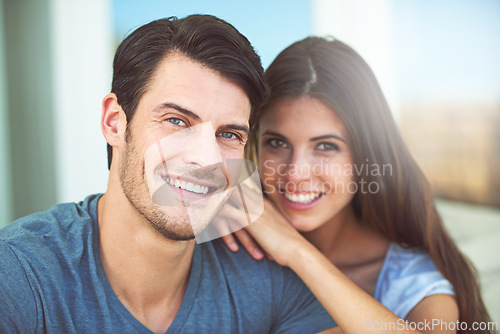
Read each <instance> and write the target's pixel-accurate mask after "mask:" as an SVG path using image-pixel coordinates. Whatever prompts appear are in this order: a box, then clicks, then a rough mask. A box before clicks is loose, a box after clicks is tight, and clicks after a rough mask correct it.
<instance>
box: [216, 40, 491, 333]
mask: <svg viewBox="0 0 500 334" xmlns="http://www.w3.org/2000/svg"><path fill="white" fill-rule="evenodd" d="M266 79H267V82H268V84H269V86H270V90H271V93H270V98H269V100H268V102H267V103H266V105H265V106H264V107H263V108H261V109H260V110H258V111H257V113H256V115H255V120H254V121H255V123H254V124H256V126H255V127H254V128H253V132H252V137H251V139H250V141H249V143H248V145H247V148H248V149H249V150H248V152H247V157H248V158H250V159H255V160H256V161H257V162H258V165H259V166H260V174H261V179H262V185H263V189H264V191H265V193H266V195H267V198H268V199H269V200H271V201H272V203H273V204H272V205H271V204H270V202H269V201H267V202H266V203H265V211H264V214H263V215H262V217H261V218H260V219H259V220H258V221H257V222H255V223H253V224H251V225H250V226H248V227H247V228H246V229H244V230H240V231H238V232H236V233H235V234H236V236H237V237H238V239H239V240H240V242H241V243H242V244H243V245H244V246H245V248H246V249H247V250H248V251H249V252H251V254H252V255H253V256H254V257H255V258H256V259H261V258H262V257H263V255H262V253H260V251H259V247H258V246H257V245H256V243H258V244H259V245H260V247H262V249H263V250H264V251H265V252H266V253H267V254H268V256H270V257H271V258H273V259H275V260H276V261H277V262H278V263H280V264H282V265H285V266H288V267H290V268H291V269H292V270H294V271H295V272H296V273H297V275H299V276H300V277H301V278H302V280H303V281H304V282H305V283H306V284H307V285H308V286H309V288H310V289H311V291H312V292H313V293H314V294H315V295H316V297H317V298H318V300H319V301H320V302H321V303H322V304H323V306H324V307H325V309H326V310H327V311H328V312H329V313H330V315H331V316H332V318H333V319H334V320H335V321H336V322H337V324H338V325H339V328H340V330H341V331H342V332H346V333H364V332H371V331H373V330H383V329H388V330H389V331H388V332H391V330H393V331H394V332H397V333H407V332H408V333H409V332H412V333H414V332H415V331H414V329H418V330H420V331H425V332H426V333H429V332H430V333H437V332H440V333H441V331H440V330H443V331H442V333H454V332H459V333H460V332H469V331H470V329H476V328H472V325H473V323H474V322H486V321H489V316H488V314H487V311H486V309H485V306H484V304H483V301H482V299H481V296H480V291H479V287H478V283H477V278H476V273H475V271H474V269H473V267H472V265H471V264H470V263H469V262H468V261H467V260H466V259H465V258H464V256H463V255H462V254H461V253H460V251H459V250H458V248H457V246H456V245H455V244H454V242H453V240H452V239H451V238H450V236H449V235H448V233H447V232H446V230H445V229H444V227H443V224H442V222H441V219H440V218H439V215H438V213H437V211H436V209H435V207H434V204H433V200H432V196H431V190H430V187H429V185H428V183H427V181H426V179H425V177H424V175H423V174H422V172H421V171H420V169H419V167H418V166H417V164H416V163H415V161H414V160H413V158H412V157H411V156H410V153H409V152H408V149H407V148H406V146H405V144H404V143H403V140H402V138H401V136H400V134H399V132H398V130H397V127H396V124H395V122H394V120H393V118H392V116H391V113H390V110H389V107H388V105H387V102H386V100H385V98H384V96H383V94H382V91H381V89H380V87H379V85H378V83H377V80H376V78H375V77H374V75H373V73H372V71H371V69H370V68H369V66H368V65H367V64H366V63H365V62H364V60H363V59H362V58H361V57H360V56H359V55H358V54H357V53H356V52H355V51H354V50H352V49H351V48H350V47H349V46H347V45H345V44H343V43H342V42H340V41H336V40H326V39H323V38H318V37H309V38H306V39H304V40H302V41H299V42H297V43H295V44H292V45H291V46H289V47H288V48H287V49H285V50H284V51H283V52H281V53H280V54H279V55H278V57H277V58H276V59H275V60H274V62H273V63H272V64H271V65H270V67H269V68H268V70H267V71H266ZM229 216H231V215H230V214H229ZM233 218H234V219H238V218H237V215H236V214H235V215H234V216H233ZM248 233H249V234H250V235H251V237H250V236H249V234H248ZM224 240H225V242H226V244H227V245H228V247H229V248H230V249H232V250H233V251H236V250H237V249H238V245H237V244H236V242H235V239H234V238H233V236H232V235H229V236H226V237H224ZM255 241H256V243H255ZM402 319H404V320H407V321H409V322H410V323H411V324H408V325H406V326H405V325H404V324H405V323H404V321H403V320H402ZM457 320H458V321H460V323H457ZM432 321H434V322H433V324H434V325H432V326H430V324H427V325H426V323H430V322H432ZM466 326H468V328H466ZM412 330H413V331H412ZM474 332H477V333H479V332H481V331H479V330H477V331H474ZM482 332H488V331H486V330H485V331H482Z"/></svg>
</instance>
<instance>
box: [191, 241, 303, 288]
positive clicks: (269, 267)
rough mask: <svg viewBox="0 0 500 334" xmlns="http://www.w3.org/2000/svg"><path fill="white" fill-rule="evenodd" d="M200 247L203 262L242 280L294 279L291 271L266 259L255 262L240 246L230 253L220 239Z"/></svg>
mask: <svg viewBox="0 0 500 334" xmlns="http://www.w3.org/2000/svg"><path fill="white" fill-rule="evenodd" d="M200 246H201V247H202V250H203V253H204V256H203V259H204V261H208V262H209V263H211V264H213V263H214V262H216V263H217V264H218V265H219V266H220V267H221V268H222V269H223V270H225V271H226V272H234V274H235V275H242V276H244V277H243V278H245V277H249V276H250V277H251V276H262V277H263V278H265V277H270V276H271V275H274V276H276V275H278V276H280V277H281V276H290V277H294V278H293V279H295V278H296V275H295V273H294V272H293V271H291V270H290V269H288V268H286V267H282V266H280V265H279V264H277V263H276V262H274V261H269V260H268V259H267V258H264V259H262V260H255V259H254V258H252V257H251V256H250V254H248V252H247V251H246V250H245V249H244V248H243V246H241V245H240V250H239V251H237V252H232V251H231V250H230V249H229V248H228V247H227V246H226V245H225V243H224V241H223V240H222V239H221V238H220V239H216V240H212V241H210V242H206V243H203V244H201V245H200Z"/></svg>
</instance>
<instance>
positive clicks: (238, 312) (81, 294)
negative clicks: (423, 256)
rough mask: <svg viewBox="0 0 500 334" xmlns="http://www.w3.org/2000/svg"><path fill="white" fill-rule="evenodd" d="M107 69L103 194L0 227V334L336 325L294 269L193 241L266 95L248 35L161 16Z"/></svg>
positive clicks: (222, 191)
mask: <svg viewBox="0 0 500 334" xmlns="http://www.w3.org/2000/svg"><path fill="white" fill-rule="evenodd" d="M113 66H114V73H113V83H112V93H110V94H108V95H107V96H106V97H105V98H104V100H103V113H102V119H101V127H102V131H103V134H104V136H105V138H106V141H107V142H108V144H109V146H108V155H109V156H108V157H109V160H110V165H109V168H110V174H109V183H108V189H107V191H106V193H105V194H104V195H102V196H100V195H92V196H89V197H87V198H86V199H85V200H84V201H82V202H80V203H78V204H75V203H68V204H60V205H56V206H54V207H53V208H51V209H50V210H48V211H46V212H42V213H37V214H34V215H31V216H28V217H25V218H22V219H20V220H18V221H16V222H14V223H12V224H11V225H9V226H7V227H6V228H4V229H3V230H1V231H0V332H1V333H13V332H20V333H39V332H40V333H42V332H48V333H116V332H119V333H151V332H155V333H164V332H166V331H167V330H168V332H169V333H170V332H171V333H178V332H185V333H191V332H208V333H267V332H286V333H293V332H296V333H308V332H309V333H310V332H317V331H321V330H324V329H326V328H329V327H331V326H332V325H333V322H332V320H331V318H330V317H329V316H328V314H327V313H326V312H325V311H324V310H323V308H322V307H321V306H320V305H319V304H318V302H317V301H316V300H315V299H314V298H313V296H312V295H311V293H310V292H309V291H308V289H307V288H306V287H305V286H304V285H303V284H302V282H300V280H299V279H298V278H297V277H296V276H295V275H294V274H293V273H292V272H291V271H290V270H288V269H285V268H282V267H279V266H277V265H276V264H274V263H271V262H268V261H260V262H258V261H253V260H252V259H251V258H250V257H249V256H248V255H247V254H246V252H239V253H236V254H232V253H231V252H230V251H228V250H227V249H226V247H225V246H223V245H222V243H221V242H219V241H217V240H216V241H213V242H207V243H203V244H198V245H196V247H195V241H194V237H195V235H196V233H198V232H200V231H202V230H203V229H204V228H205V227H206V226H207V224H209V222H210V221H211V220H212V219H213V217H214V216H215V215H216V213H217V212H218V210H219V209H220V206H221V203H223V202H224V201H225V200H226V199H227V198H228V196H229V193H230V189H231V187H232V186H234V180H233V178H232V177H231V176H230V175H229V174H230V171H228V170H227V168H226V167H225V166H227V164H226V163H225V162H226V161H229V160H234V159H242V157H243V148H244V145H245V141H246V139H247V137H248V131H249V117H250V113H251V110H252V109H254V108H256V107H258V106H259V105H260V103H261V102H262V101H263V99H264V97H265V92H266V89H265V85H264V83H263V79H262V67H261V65H260V60H259V58H258V56H257V55H256V54H255V52H254V51H253V48H252V47H251V45H250V44H249V42H248V41H247V40H246V38H244V37H243V36H242V35H241V34H239V33H238V32H237V31H236V30H235V29H234V27H232V26H231V25H229V24H228V23H226V22H224V21H222V20H219V19H217V18H215V17H212V16H204V15H194V16H189V17H186V18H184V19H181V20H177V19H175V18H170V19H162V20H158V21H154V22H151V23H149V24H147V25H145V26H142V27H140V28H139V29H137V30H136V31H134V32H133V33H132V34H131V35H130V36H128V37H127V38H126V39H125V40H124V41H123V42H122V44H121V45H120V46H119V47H118V50H117V52H116V55H115V60H114V65H113ZM161 189H169V190H168V191H167V192H164V191H160V190H161ZM158 191H160V196H159V197H158V196H157V194H158Z"/></svg>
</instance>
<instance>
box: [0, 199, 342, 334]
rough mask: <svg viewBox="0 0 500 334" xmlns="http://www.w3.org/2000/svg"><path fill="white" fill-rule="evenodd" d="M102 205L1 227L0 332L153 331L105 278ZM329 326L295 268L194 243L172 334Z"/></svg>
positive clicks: (61, 209) (64, 208)
mask: <svg viewBox="0 0 500 334" xmlns="http://www.w3.org/2000/svg"><path fill="white" fill-rule="evenodd" d="M98 199H99V195H92V196H89V197H87V198H86V199H85V200H84V201H83V202H80V203H78V204H76V203H66V204H59V205H56V206H54V207H52V208H51V209H49V210H48V211H45V212H41V213H36V214H33V215H30V216H27V217H24V218H22V219H19V220H17V221H16V222H14V223H12V224H10V225H8V226H7V227H5V228H3V229H2V230H0V333H16V332H17V333H23V334H24V333H151V331H150V330H148V329H147V328H146V327H144V326H143V325H142V324H141V323H140V322H139V321H138V320H137V319H135V318H134V317H133V316H132V314H131V313H129V311H128V310H127V309H126V308H125V306H124V305H123V304H122V303H121V302H120V300H119V299H118V297H117V296H116V295H115V293H114V292H113V290H112V288H111V286H110V284H109V282H108V280H107V278H106V276H105V274H104V271H103V268H102V265H101V262H100V259H99V246H98V245H99V238H98V234H99V230H98V224H97V202H98ZM333 326H335V323H334V322H333V320H332V319H331V317H330V316H329V315H328V314H327V313H326V311H325V310H324V309H323V307H322V306H321V305H320V304H319V303H318V301H317V300H316V299H315V298H314V296H313V295H312V294H311V292H310V291H309V290H308V289H307V287H306V286H305V285H304V284H303V283H302V281H301V280H300V279H299V278H298V277H297V276H296V275H295V274H294V273H293V272H292V271H291V270H289V269H287V268H284V267H281V266H278V265H277V264H275V263H273V262H270V261H267V260H263V261H255V260H253V259H252V258H251V257H250V256H249V255H248V254H247V252H246V251H244V250H242V251H239V252H237V253H235V254H234V253H232V252H230V251H229V250H228V249H227V248H226V247H225V246H224V245H223V244H222V242H221V241H220V240H215V241H213V242H207V243H204V244H199V245H196V246H195V249H194V255H193V262H192V267H191V274H190V278H189V283H188V287H187V290H186V294H185V296H184V299H183V302H182V305H181V307H180V309H179V311H178V313H177V315H176V317H175V319H174V321H173V323H172V325H171V326H170V328H169V329H168V331H167V333H270V332H272V333H315V332H318V331H321V330H324V329H327V328H330V327H333Z"/></svg>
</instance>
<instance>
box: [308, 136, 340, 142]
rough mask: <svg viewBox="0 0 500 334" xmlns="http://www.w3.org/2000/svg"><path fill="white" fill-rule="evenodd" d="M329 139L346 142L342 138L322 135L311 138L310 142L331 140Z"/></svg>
mask: <svg viewBox="0 0 500 334" xmlns="http://www.w3.org/2000/svg"><path fill="white" fill-rule="evenodd" d="M331 138H333V139H338V140H340V141H343V142H344V143H345V142H346V141H345V140H344V138H342V137H340V136H337V135H323V136H318V137H313V138H311V139H310V140H311V141H316V140H323V139H331Z"/></svg>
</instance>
